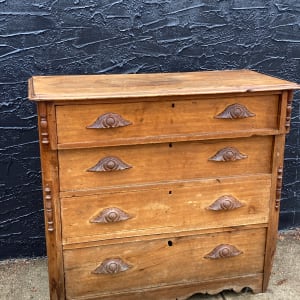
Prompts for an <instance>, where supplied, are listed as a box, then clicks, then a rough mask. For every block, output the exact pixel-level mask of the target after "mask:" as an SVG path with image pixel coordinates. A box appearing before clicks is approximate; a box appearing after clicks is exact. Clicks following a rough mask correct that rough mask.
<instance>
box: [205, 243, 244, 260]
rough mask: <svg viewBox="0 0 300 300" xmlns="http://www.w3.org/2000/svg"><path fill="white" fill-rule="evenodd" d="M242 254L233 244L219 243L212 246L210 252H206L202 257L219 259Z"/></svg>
mask: <svg viewBox="0 0 300 300" xmlns="http://www.w3.org/2000/svg"><path fill="white" fill-rule="evenodd" d="M241 254H243V252H242V251H240V250H239V249H237V248H236V247H235V246H233V245H229V244H221V245H219V246H217V247H216V248H214V249H213V250H212V251H211V252H210V253H208V254H206V255H205V256H204V258H209V259H219V258H229V257H234V256H238V255H241Z"/></svg>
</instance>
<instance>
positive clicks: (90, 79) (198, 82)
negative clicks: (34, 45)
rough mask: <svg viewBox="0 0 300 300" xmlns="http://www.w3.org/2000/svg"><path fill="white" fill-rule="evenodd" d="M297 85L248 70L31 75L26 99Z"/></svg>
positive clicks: (175, 93)
mask: <svg viewBox="0 0 300 300" xmlns="http://www.w3.org/2000/svg"><path fill="white" fill-rule="evenodd" d="M298 88H299V85H297V84H296V83H292V82H289V81H285V80H281V79H277V78H274V77H271V76H268V75H264V74H260V73H257V72H254V71H250V70H228V71H205V72H185V73H159V74H157V73H153V74H117V75H67V76H63V75H59V76H33V77H32V78H31V79H29V99H31V100H34V101H51V100H52V101H53V100H54V101H60V100H62V101H65V100H85V99H86V100H92V99H98V100H99V99H107V98H118V99H120V98H137V97H155V96H179V95H214V94H224V93H244V92H259V91H276V90H292V89H298Z"/></svg>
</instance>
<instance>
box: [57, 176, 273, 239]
mask: <svg viewBox="0 0 300 300" xmlns="http://www.w3.org/2000/svg"><path fill="white" fill-rule="evenodd" d="M252 177H253V178H252V179H249V178H238V179H223V180H221V181H220V180H219V181H217V180H206V181H204V182H198V183H186V184H181V185H179V184H178V185H171V186H168V187H165V188H158V187H156V188H152V189H139V190H135V191H126V192H118V193H112V192H107V193H101V194H99V195H89V196H83V197H70V198H62V199H61V206H62V209H61V212H62V235H63V243H65V244H68V243H79V242H88V241H96V240H99V239H101V240H103V239H111V238H120V237H130V236H139V235H149V234H160V233H167V232H179V231H187V230H197V229H207V228H220V227H227V226H238V225H249V224H259V223H267V221H268V214H269V199H270V186H271V177H270V176H269V175H263V176H252Z"/></svg>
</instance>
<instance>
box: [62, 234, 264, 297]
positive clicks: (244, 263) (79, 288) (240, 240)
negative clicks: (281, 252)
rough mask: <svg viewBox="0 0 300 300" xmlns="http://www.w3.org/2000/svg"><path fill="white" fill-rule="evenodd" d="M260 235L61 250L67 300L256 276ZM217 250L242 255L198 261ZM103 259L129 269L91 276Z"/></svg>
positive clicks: (259, 264) (261, 249)
mask: <svg viewBox="0 0 300 300" xmlns="http://www.w3.org/2000/svg"><path fill="white" fill-rule="evenodd" d="M265 233H266V230H265V228H261V229H255V230H245V231H236V232H230V233H229V232H224V233H218V234H208V235H196V236H189V237H180V238H173V239H172V238H170V239H161V240H153V241H151V240H149V241H141V242H136V243H120V244H115V245H109V246H104V245H103V246H100V247H91V248H84V249H75V250H65V251H64V266H65V272H66V273H65V276H66V287H67V289H66V290H67V298H68V299H76V297H79V296H83V295H86V296H89V295H93V296H96V295H103V294H104V295H105V294H108V293H111V292H112V291H113V292H114V293H115V292H120V291H130V290H132V289H139V288H141V287H143V288H145V289H146V288H153V287H155V286H156V287H162V286H168V284H170V283H172V284H182V283H186V282H187V281H188V282H189V283H193V282H201V281H207V280H209V279H217V278H228V277H230V276H243V275H246V274H258V273H261V272H262V271H263V262H264V250H265V242H264V241H265ZM219 244H232V245H234V246H236V247H237V248H239V249H240V250H241V251H242V252H243V254H242V255H240V256H236V257H231V258H223V259H218V260H210V259H206V258H204V256H205V255H206V254H207V253H209V252H210V251H211V250H213V249H214V248H215V247H216V246H218V245H219ZM108 258H120V259H122V261H124V262H126V263H127V264H129V265H130V266H131V267H130V268H129V269H128V270H127V271H125V272H120V273H117V274H92V271H94V270H95V269H96V268H97V267H98V266H99V265H100V264H101V263H102V262H103V261H104V260H106V259H108ZM178 269H180V272H176V270H178ZM141 274H142V276H141ZM183 274H184V276H183ZM99 286H101V289H99Z"/></svg>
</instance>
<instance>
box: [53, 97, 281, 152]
mask: <svg viewBox="0 0 300 300" xmlns="http://www.w3.org/2000/svg"><path fill="white" fill-rule="evenodd" d="M120 101H121V100H120ZM278 107H279V94H274V95H257V94H252V95H251V96H240V97H237V96H232V97H221V98H218V99H213V98H212V99H199V98H196V97H186V98H185V97H184V96H183V97H182V98H179V100H174V101H172V99H171V98H170V99H167V100H165V101H144V102H143V101H141V102H134V103H113V104H112V103H110V104H108V103H106V104H77V105H58V106H57V108H56V117H57V138H58V148H60V149H64V148H81V147H86V146H89V147H93V146H95V147H99V146H113V145H127V144H143V143H155V142H164V141H180V140H195V139H207V138H216V137H218V136H221V135H222V137H226V135H227V136H228V137H230V136H231V135H232V134H233V133H235V135H236V136H237V135H240V136H243V135H246V136H247V135H249V134H251V133H253V134H258V133H261V134H274V130H278Z"/></svg>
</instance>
